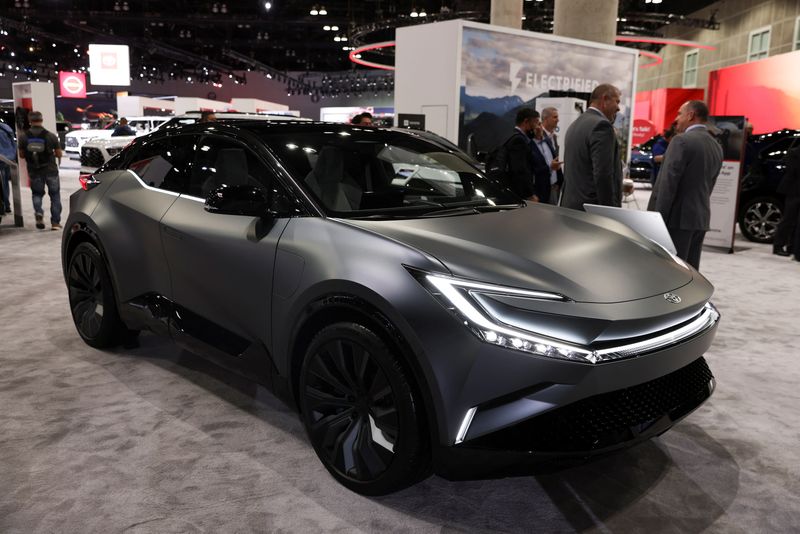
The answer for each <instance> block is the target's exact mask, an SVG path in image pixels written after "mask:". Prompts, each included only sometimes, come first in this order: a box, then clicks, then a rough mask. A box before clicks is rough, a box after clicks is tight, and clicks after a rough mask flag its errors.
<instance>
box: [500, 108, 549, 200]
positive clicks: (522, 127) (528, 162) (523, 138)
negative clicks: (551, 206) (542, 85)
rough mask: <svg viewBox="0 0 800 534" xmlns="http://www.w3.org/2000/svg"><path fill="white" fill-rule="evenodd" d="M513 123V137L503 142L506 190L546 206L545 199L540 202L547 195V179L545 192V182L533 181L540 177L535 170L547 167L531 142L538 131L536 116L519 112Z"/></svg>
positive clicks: (525, 110)
mask: <svg viewBox="0 0 800 534" xmlns="http://www.w3.org/2000/svg"><path fill="white" fill-rule="evenodd" d="M515 122H516V127H515V128H514V130H515V131H514V135H512V136H511V137H510V138H509V139H508V140H507V141H506V142H505V147H506V153H507V156H506V157H507V159H508V178H509V184H508V187H509V189H511V190H512V191H514V192H515V193H516V194H517V195H519V196H521V197H522V198H524V199H526V200H532V201H534V202H539V201H540V200H541V201H544V202H547V198H548V197H547V196H545V197H544V198H542V195H546V194H547V193H549V187H550V182H549V175H548V181H547V188H546V189H547V190H545V188H544V187H543V184H544V182H543V181H542V180H541V179H538V180H535V178H536V175H537V174H539V175H540V176H541V175H542V172H539V173H537V170H539V169H540V167H542V164H543V165H544V166H545V167H546V166H547V164H546V163H544V157H543V156H541V153H539V149H538V148H536V147H535V146H534V144H533V142H532V141H531V136H532V135H533V133H534V131H535V130H536V129H537V128H540V127H541V121H540V120H539V112H538V111H536V110H533V109H531V108H522V109H520V110H519V111H518V112H517V118H516V121H515ZM534 150H535V151H536V152H537V153H536V154H534ZM537 156H538V157H537ZM545 171H546V169H545Z"/></svg>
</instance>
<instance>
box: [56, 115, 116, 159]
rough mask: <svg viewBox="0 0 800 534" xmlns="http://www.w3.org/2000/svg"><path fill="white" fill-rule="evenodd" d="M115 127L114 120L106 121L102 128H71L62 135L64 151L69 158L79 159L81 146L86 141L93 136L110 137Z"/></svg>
mask: <svg viewBox="0 0 800 534" xmlns="http://www.w3.org/2000/svg"><path fill="white" fill-rule="evenodd" d="M115 127H116V123H115V122H108V123H106V124H105V126H104V127H103V128H102V129H91V128H88V129H83V128H81V129H78V130H73V131H71V132H69V133H67V134H66V135H65V136H64V152H65V153H66V154H67V156H69V157H70V158H73V159H79V158H80V156H81V147H83V144H84V143H85V142H86V141H88V140H89V139H94V138H95V137H111V134H112V133H113V132H114V128H115Z"/></svg>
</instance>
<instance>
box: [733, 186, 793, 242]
mask: <svg viewBox="0 0 800 534" xmlns="http://www.w3.org/2000/svg"><path fill="white" fill-rule="evenodd" d="M782 217H783V210H782V209H781V206H780V204H779V203H778V201H777V199H775V198H773V197H756V198H753V199H751V200H748V201H747V203H745V205H744V207H743V209H742V211H741V215H740V217H739V229H740V230H741V231H742V235H744V237H746V238H747V239H749V240H750V241H754V242H756V243H772V240H773V239H774V237H775V231H776V230H777V229H778V225H779V224H780V222H781V218H782Z"/></svg>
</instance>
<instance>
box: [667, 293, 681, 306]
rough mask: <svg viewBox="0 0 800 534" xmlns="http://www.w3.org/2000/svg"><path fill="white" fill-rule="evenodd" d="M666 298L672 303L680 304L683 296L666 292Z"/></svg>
mask: <svg viewBox="0 0 800 534" xmlns="http://www.w3.org/2000/svg"><path fill="white" fill-rule="evenodd" d="M664 300H666V301H667V302H669V303H671V304H678V303H679V302H680V301H681V298H680V297H679V296H678V295H676V294H675V293H664Z"/></svg>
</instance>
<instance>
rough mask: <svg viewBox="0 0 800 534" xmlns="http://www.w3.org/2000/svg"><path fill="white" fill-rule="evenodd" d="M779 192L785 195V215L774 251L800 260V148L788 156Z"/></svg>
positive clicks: (778, 230) (773, 245) (778, 231)
mask: <svg viewBox="0 0 800 534" xmlns="http://www.w3.org/2000/svg"><path fill="white" fill-rule="evenodd" d="M778 193H780V194H781V195H783V196H784V197H785V200H784V204H783V217H782V218H781V222H780V224H779V225H778V229H777V230H776V231H775V240H774V241H773V243H772V253H773V254H777V255H778V256H789V255H791V254H792V253H794V259H795V260H797V261H800V148H795V149H794V150H792V151H791V152H789V155H788V156H786V170H785V171H784V173H783V178H781V182H780V184H778Z"/></svg>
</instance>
